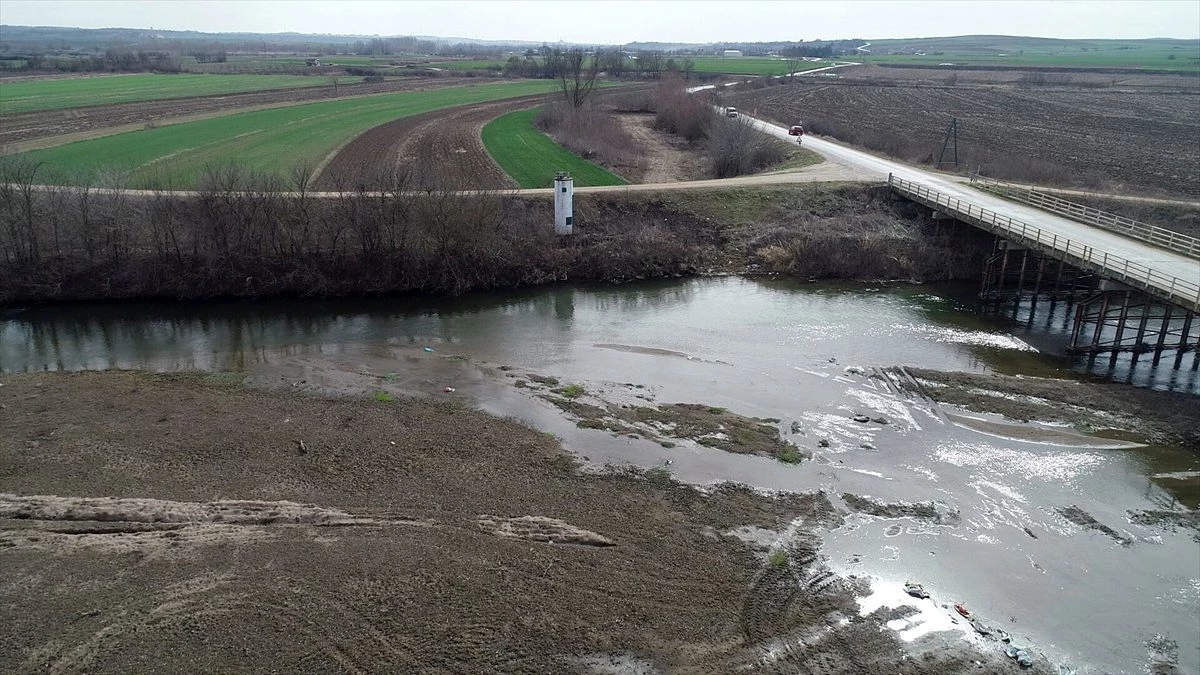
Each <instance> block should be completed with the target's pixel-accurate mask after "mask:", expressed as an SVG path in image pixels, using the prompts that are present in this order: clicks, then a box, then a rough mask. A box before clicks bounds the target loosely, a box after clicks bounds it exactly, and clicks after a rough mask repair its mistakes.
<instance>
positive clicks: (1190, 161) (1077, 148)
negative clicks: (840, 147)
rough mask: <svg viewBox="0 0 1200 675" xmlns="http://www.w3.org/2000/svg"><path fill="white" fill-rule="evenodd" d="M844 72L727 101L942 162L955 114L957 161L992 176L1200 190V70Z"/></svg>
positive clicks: (1168, 191)
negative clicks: (1071, 80) (1037, 80)
mask: <svg viewBox="0 0 1200 675" xmlns="http://www.w3.org/2000/svg"><path fill="white" fill-rule="evenodd" d="M844 70H845V77H839V78H836V79H817V78H798V79H797V81H796V83H795V84H784V85H778V86H771V87H766V88H762V89H757V90H747V91H737V88H736V87H735V88H733V89H731V90H730V91H729V92H728V93H727V94H726V98H727V104H730V105H736V106H737V107H739V108H743V109H746V110H752V109H757V110H758V111H759V113H760V114H761V115H762V116H763V117H764V118H767V119H770V120H772V121H774V122H776V123H779V124H784V125H787V124H795V123H797V120H802V121H803V124H804V125H805V126H806V127H807V128H810V129H811V130H812V131H813V132H814V133H816V134H829V135H832V136H834V137H836V138H838V139H839V140H842V141H845V142H848V143H854V144H856V145H863V146H866V147H868V148H872V149H875V150H880V151H883V152H886V153H888V154H891V155H893V156H896V157H898V158H900V159H903V160H906V161H918V162H925V163H929V162H936V161H937V156H938V154H939V152H940V150H941V148H942V147H943V144H944V142H945V141H946V137H947V130H948V128H949V126H950V121H951V118H954V119H956V120H957V145H958V148H957V151H958V159H959V161H960V162H961V163H962V164H963V165H964V166H965V167H969V170H971V171H980V172H981V173H983V174H984V175H987V176H992V177H995V178H1001V179H1008V180H1025V181H1027V182H1034V183H1040V184H1058V185H1068V186H1077V185H1078V186H1088V187H1102V188H1104V189H1106V190H1109V191H1112V192H1146V193H1151V194H1161V195H1180V196H1186V197H1189V198H1193V199H1194V198H1195V196H1196V195H1197V194H1200V169H1198V168H1197V167H1200V124H1197V122H1196V117H1195V111H1196V109H1197V106H1198V105H1200V78H1195V77H1191V78H1188V77H1186V76H1183V77H1175V76H1148V77H1154V78H1162V77H1167V78H1168V80H1169V81H1170V82H1171V84H1163V82H1164V81H1163V80H1161V79H1156V80H1155V82H1156V83H1158V84H1157V86H1126V83H1127V82H1128V81H1130V80H1132V79H1134V78H1136V77H1137V76H1135V75H1132V74H1131V75H1127V76H1125V75H1123V76H1119V79H1120V80H1121V82H1122V85H1121V86H1112V85H1111V84H1106V85H1105V86H1078V85H1076V86H1022V85H1020V84H1019V83H1008V84H1001V85H998V84H983V83H978V82H974V83H964V84H957V83H955V84H948V83H946V82H944V81H941V82H938V83H937V84H936V85H931V84H929V83H928V82H922V81H920V80H919V79H917V78H914V79H905V76H906V75H913V74H916V73H910V72H908V70H907V69H895V68H893V69H886V70H887V71H888V75H889V76H890V77H891V78H892V79H893V81H890V82H887V83H884V84H876V83H874V82H872V81H871V80H870V79H867V78H862V77H861V72H860V76H859V77H860V79H854V71H856V70H858V69H857V68H847V69H844ZM877 72H878V71H877ZM940 77H941V78H943V80H944V78H946V77H948V74H942V75H941V76H940ZM959 77H965V74H960V75H959ZM1112 77H1114V76H1109V78H1110V79H1111V78H1112ZM964 82H965V80H964Z"/></svg>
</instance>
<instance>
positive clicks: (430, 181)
mask: <svg viewBox="0 0 1200 675" xmlns="http://www.w3.org/2000/svg"><path fill="white" fill-rule="evenodd" d="M544 98H545V97H543V96H525V97H521V98H514V99H505V100H503V101H497V102H494V103H477V104H472V105H464V106H458V107H456V108H449V109H442V110H435V111H433V112H428V113H424V114H421V115H413V116H411V117H404V118H401V119H398V120H394V121H392V122H388V123H386V124H381V125H379V126H377V127H375V128H373V129H370V130H368V131H366V132H365V133H362V134H360V135H358V136H356V137H355V138H354V140H352V141H350V142H349V143H347V144H346V146H345V147H344V148H342V149H341V150H338V151H337V153H336V154H335V155H334V156H333V157H332V158H330V160H329V162H328V164H326V165H325V167H324V169H322V170H321V172H320V173H319V174H318V175H317V176H316V177H315V178H314V179H313V186H314V187H315V188H316V189H317V190H326V191H341V190H354V189H358V188H360V187H361V188H363V189H369V190H395V189H402V188H410V189H422V188H427V187H428V188H433V189H451V190H454V189H464V190H465V189H471V190H496V189H504V188H515V187H517V183H516V181H514V180H513V179H512V178H510V177H509V176H508V174H506V173H505V172H504V170H503V169H501V168H500V166H499V165H498V164H496V162H495V161H494V160H493V159H492V158H491V156H490V155H488V153H487V150H485V149H484V147H483V142H482V141H481V140H480V133H481V130H482V129H483V126H484V125H485V124H487V123H488V122H490V121H492V120H493V119H495V118H496V117H498V116H500V115H503V114H505V113H508V112H511V111H513V110H521V109H524V108H528V107H529V106H531V105H537V104H538V103H540V102H542V101H543V100H544Z"/></svg>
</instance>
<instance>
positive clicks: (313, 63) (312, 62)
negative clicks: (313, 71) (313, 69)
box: [304, 59, 321, 66]
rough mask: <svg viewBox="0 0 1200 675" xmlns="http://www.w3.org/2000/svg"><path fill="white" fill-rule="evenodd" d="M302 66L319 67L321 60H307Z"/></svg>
mask: <svg viewBox="0 0 1200 675" xmlns="http://www.w3.org/2000/svg"><path fill="white" fill-rule="evenodd" d="M304 65H306V66H319V65H321V59H308V60H306V61H305V62H304Z"/></svg>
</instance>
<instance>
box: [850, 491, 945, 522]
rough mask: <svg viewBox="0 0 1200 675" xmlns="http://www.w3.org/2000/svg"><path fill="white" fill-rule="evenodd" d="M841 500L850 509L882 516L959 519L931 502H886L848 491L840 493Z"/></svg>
mask: <svg viewBox="0 0 1200 675" xmlns="http://www.w3.org/2000/svg"><path fill="white" fill-rule="evenodd" d="M842 501H843V502H845V504H846V506H847V507H849V508H850V509H851V510H852V511H858V512H859V513H866V514H869V515H872V516H880V517H882V518H917V519H920V520H927V521H930V522H933V523H937V524H939V525H942V524H949V525H957V524H958V520H959V518H958V513H957V512H952V513H950V512H948V513H943V512H942V511H941V510H939V509H938V507H937V505H936V504H933V503H931V502H921V503H917V504H905V503H888V502H880V501H876V500H874V499H870V498H869V497H861V496H859V495H856V494H851V493H849V492H847V493H844V494H842Z"/></svg>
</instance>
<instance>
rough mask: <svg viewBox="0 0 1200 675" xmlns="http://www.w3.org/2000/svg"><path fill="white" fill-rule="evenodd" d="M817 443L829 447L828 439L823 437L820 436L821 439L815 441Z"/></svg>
mask: <svg viewBox="0 0 1200 675" xmlns="http://www.w3.org/2000/svg"><path fill="white" fill-rule="evenodd" d="M817 445H818V446H820V447H822V448H828V447H829V441H828V440H827V439H824V438H822V439H821V440H819V441H817Z"/></svg>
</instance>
